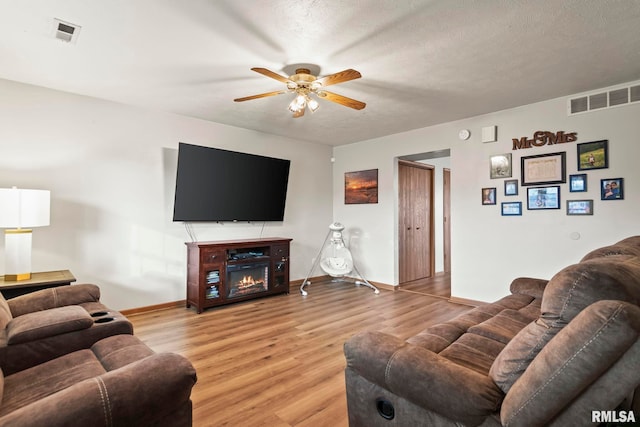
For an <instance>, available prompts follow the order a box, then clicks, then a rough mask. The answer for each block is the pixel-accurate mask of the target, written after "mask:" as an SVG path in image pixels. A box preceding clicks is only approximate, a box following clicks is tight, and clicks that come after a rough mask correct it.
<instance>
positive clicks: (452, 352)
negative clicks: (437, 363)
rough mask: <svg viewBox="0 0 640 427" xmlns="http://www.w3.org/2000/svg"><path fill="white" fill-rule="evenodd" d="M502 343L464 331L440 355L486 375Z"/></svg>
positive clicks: (502, 345) (501, 347) (502, 346)
mask: <svg viewBox="0 0 640 427" xmlns="http://www.w3.org/2000/svg"><path fill="white" fill-rule="evenodd" d="M503 348H504V344H503V343H501V342H499V341H496V340H494V339H491V338H487V337H483V336H482V335H476V334H472V333H466V334H464V335H462V336H461V337H460V338H458V339H457V340H456V341H455V342H454V343H452V344H451V345H450V346H449V347H447V348H446V349H445V350H443V351H441V352H440V356H442V357H443V358H445V359H447V360H449V361H451V362H454V363H455V364H457V365H460V366H463V367H465V368H467V369H470V370H472V371H475V372H477V373H479V374H482V375H485V376H486V375H488V374H489V369H490V368H491V365H492V364H493V361H494V360H495V358H496V357H497V356H498V354H500V352H501V351H502V349H503Z"/></svg>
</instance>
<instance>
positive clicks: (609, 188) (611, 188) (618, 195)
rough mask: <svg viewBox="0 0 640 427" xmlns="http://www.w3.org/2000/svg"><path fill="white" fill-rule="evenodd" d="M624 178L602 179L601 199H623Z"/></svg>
mask: <svg viewBox="0 0 640 427" xmlns="http://www.w3.org/2000/svg"><path fill="white" fill-rule="evenodd" d="M623 199H624V178H607V179H601V180H600V200H623Z"/></svg>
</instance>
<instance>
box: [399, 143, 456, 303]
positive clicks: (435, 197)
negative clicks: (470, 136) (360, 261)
mask: <svg viewBox="0 0 640 427" xmlns="http://www.w3.org/2000/svg"><path fill="white" fill-rule="evenodd" d="M407 168H411V169H409V171H407V170H406V169H407ZM417 169H423V170H428V171H430V172H431V177H430V178H428V179H427V184H426V190H422V189H420V188H421V187H420V185H422V186H424V185H425V184H424V181H425V179H421V178H416V175H419V174H417V173H416V170H417ZM411 172H413V173H411ZM450 178H451V169H450V152H449V150H440V151H436V152H428V153H419V154H415V155H411V156H403V157H399V158H398V181H397V182H398V195H397V197H398V216H397V218H398V224H397V226H398V234H397V239H398V241H397V247H398V263H397V265H398V282H399V289H401V290H408V291H413V292H420V293H425V294H429V295H435V296H440V297H446V298H449V297H450V296H451V203H450V194H451V193H450V192H451V181H450ZM416 179H417V180H418V181H422V184H416V182H415V181H416ZM429 179H430V184H429V181H428V180H429ZM416 198H417V199H418V200H417V201H416V200H415V199H416ZM421 198H424V199H426V200H420V199H421ZM407 199H409V200H412V201H407ZM418 227H420V230H417V228H418Z"/></svg>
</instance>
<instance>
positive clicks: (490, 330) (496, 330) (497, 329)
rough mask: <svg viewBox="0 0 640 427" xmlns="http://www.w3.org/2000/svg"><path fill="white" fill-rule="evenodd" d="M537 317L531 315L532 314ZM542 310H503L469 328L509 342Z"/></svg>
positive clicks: (502, 341) (488, 336)
mask: <svg viewBox="0 0 640 427" xmlns="http://www.w3.org/2000/svg"><path fill="white" fill-rule="evenodd" d="M534 313H535V314H536V316H535V317H531V315H532V314H534ZM539 314H540V311H537V312H536V311H533V312H531V311H530V310H523V311H519V310H511V309H508V310H503V311H501V312H500V313H498V314H496V315H495V316H494V317H492V318H490V319H488V320H486V321H484V322H482V323H480V324H478V325H475V326H472V327H471V328H469V332H471V333H473V334H477V335H481V336H483V337H486V338H490V339H492V340H495V341H498V342H501V343H502V344H505V345H506V344H507V343H508V342H509V341H511V340H512V339H513V337H515V336H516V335H517V334H518V332H520V331H521V330H522V328H524V327H525V326H527V325H528V324H529V323H531V322H532V321H533V320H535V318H536V317H537V315H539Z"/></svg>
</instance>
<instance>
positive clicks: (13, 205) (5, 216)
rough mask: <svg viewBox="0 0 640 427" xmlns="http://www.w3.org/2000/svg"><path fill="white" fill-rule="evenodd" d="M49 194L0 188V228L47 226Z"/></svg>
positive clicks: (44, 191)
mask: <svg viewBox="0 0 640 427" xmlns="http://www.w3.org/2000/svg"><path fill="white" fill-rule="evenodd" d="M50 200H51V192H50V191H49V190H26V189H19V188H0V228H32V227H44V226H47V225H49V217H50Z"/></svg>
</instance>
